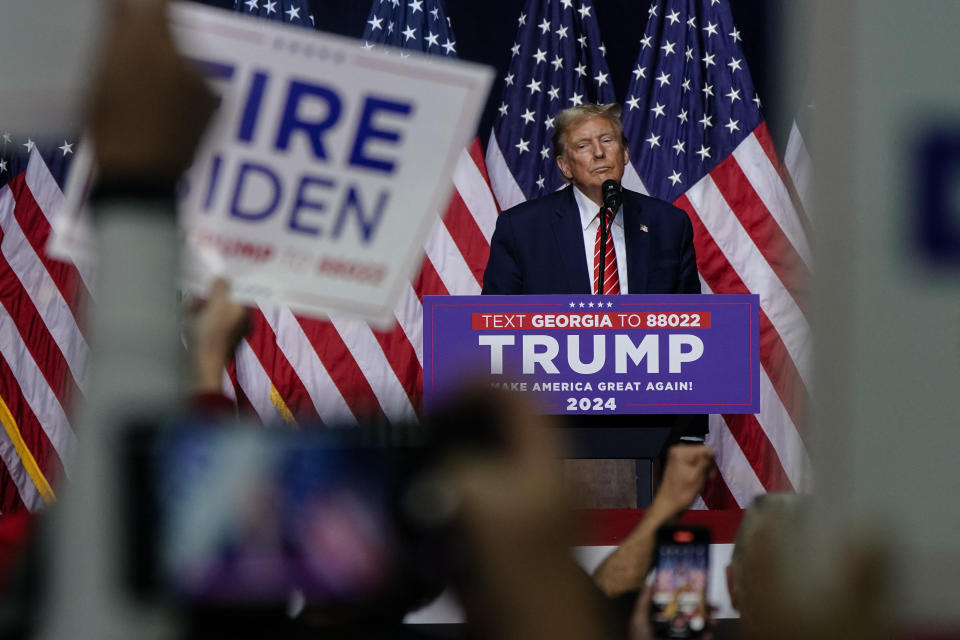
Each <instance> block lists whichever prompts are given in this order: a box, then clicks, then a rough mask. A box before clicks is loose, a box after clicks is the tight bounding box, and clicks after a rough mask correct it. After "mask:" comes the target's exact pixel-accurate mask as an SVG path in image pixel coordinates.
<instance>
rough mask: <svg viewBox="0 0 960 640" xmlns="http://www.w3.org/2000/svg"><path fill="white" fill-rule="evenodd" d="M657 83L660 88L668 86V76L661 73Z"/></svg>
mask: <svg viewBox="0 0 960 640" xmlns="http://www.w3.org/2000/svg"><path fill="white" fill-rule="evenodd" d="M657 82H659V83H660V86H661V87H662V86H663V85H665V84H670V74H669V73H665V72H663V71H661V72H660V75H659V76H657Z"/></svg>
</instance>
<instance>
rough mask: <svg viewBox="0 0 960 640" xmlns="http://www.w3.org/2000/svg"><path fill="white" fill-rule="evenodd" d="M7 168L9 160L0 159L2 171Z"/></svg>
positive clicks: (0, 171) (0, 170)
mask: <svg viewBox="0 0 960 640" xmlns="http://www.w3.org/2000/svg"><path fill="white" fill-rule="evenodd" d="M6 170H7V161H6V160H0V173H4V172H5V171H6Z"/></svg>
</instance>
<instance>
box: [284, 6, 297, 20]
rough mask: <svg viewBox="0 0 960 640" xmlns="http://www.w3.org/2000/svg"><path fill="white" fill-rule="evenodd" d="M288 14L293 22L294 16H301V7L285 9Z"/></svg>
mask: <svg viewBox="0 0 960 640" xmlns="http://www.w3.org/2000/svg"><path fill="white" fill-rule="evenodd" d="M284 13H286V14H287V15H288V16H290V22H293V19H294V18H299V17H300V7H290V10H289V11H285V12H284Z"/></svg>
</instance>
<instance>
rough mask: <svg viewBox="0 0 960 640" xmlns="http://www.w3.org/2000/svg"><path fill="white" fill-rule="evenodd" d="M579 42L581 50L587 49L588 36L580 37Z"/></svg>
mask: <svg viewBox="0 0 960 640" xmlns="http://www.w3.org/2000/svg"><path fill="white" fill-rule="evenodd" d="M577 42H579V43H580V48H581V49H586V48H587V36H586V35H582V36H580V37H579V38H577Z"/></svg>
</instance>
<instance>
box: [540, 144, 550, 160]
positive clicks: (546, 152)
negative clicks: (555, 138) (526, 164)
mask: <svg viewBox="0 0 960 640" xmlns="http://www.w3.org/2000/svg"><path fill="white" fill-rule="evenodd" d="M540 157H541V158H543V159H544V160H546V159H547V158H549V157H550V147H548V146H547V145H543V147H542V148H541V149H540Z"/></svg>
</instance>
